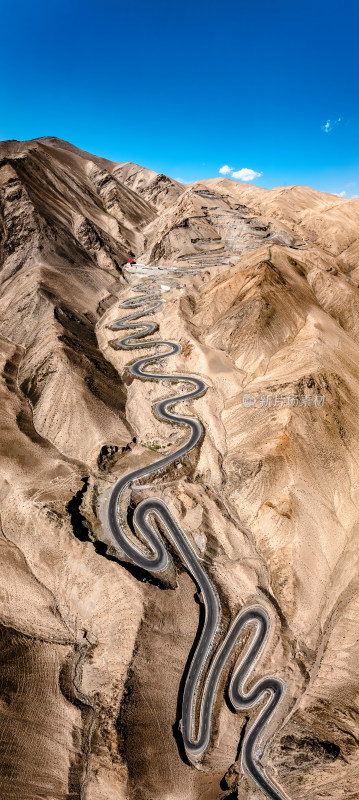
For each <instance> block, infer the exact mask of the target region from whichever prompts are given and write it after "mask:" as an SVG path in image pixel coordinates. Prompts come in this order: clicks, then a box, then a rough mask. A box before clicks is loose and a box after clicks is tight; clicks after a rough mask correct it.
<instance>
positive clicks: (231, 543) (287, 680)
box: [0, 138, 359, 800]
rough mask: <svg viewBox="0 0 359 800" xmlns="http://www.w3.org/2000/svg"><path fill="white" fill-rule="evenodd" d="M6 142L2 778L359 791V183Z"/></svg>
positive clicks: (287, 793) (154, 787)
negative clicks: (167, 171)
mask: <svg viewBox="0 0 359 800" xmlns="http://www.w3.org/2000/svg"><path fill="white" fill-rule="evenodd" d="M0 156H1V159H0V257H1V288H2V292H1V300H0V322H1V331H0V334H1V335H0V344H1V363H2V368H1V407H2V427H1V479H0V500H1V529H0V554H1V574H2V581H1V593H0V625H1V637H2V646H1V649H0V797H1V798H3V799H4V800H217V798H218V799H219V798H231V800H235V799H236V800H260V798H266V797H267V798H285V800H307V798H310V800H358V798H359V789H358V786H359V762H358V743H359V712H358V691H359V677H358V661H359V639H358V624H357V620H358V612H359V578H358V538H359V511H358V509H359V502H358V500H359V497H358V495H359V461H358V459H359V422H358V399H359V261H358V256H359V200H357V199H352V200H347V199H344V198H341V197H337V196H335V195H333V194H325V193H322V192H318V191H315V190H313V189H309V188H306V187H303V186H287V187H282V188H281V187H279V188H276V189H272V190H270V191H269V190H266V189H262V188H257V187H256V186H253V185H248V184H243V183H236V182H235V181H233V180H229V179H226V178H216V179H209V180H203V181H198V182H196V183H193V184H181V183H179V182H178V181H175V180H173V179H171V178H169V177H166V176H165V175H159V174H157V173H155V172H153V171H151V170H149V169H146V168H145V167H140V166H137V165H136V164H132V163H123V164H122V163H114V162H111V161H107V160H106V159H104V158H101V157H99V156H94V155H90V154H89V153H86V152H84V151H82V150H79V149H77V148H76V147H74V146H72V145H71V144H68V143H67V142H64V141H62V140H59V139H55V138H42V139H36V140H32V141H29V142H17V141H8V142H3V143H1V145H0ZM129 262H133V263H129ZM138 289H139V291H138ZM129 316H133V319H132V325H131V320H129V321H127V323H126V322H125V323H124V322H123V320H124V319H125V318H127V317H129ZM121 320H122V327H121V322H120V323H119V321H121ZM146 326H147V329H146ZM136 334H137V336H136ZM134 335H135V338H134ZM151 341H153V342H154V343H153V344H152V345H149V344H148V343H149V342H151ZM161 343H162V344H161ZM164 343H166V344H164ZM143 359H147V364H145V363H144V362H143V363H142V367H141V366H140V367H139V366H138V365H137V367H135V366H134V365H135V364H136V363H137V362H139V361H141V360H143ZM146 374H147V377H146ZM186 394H187V395H190V396H189V397H187V399H182V400H181V399H179V400H177V402H176V403H175V402H174V401H173V402H172V403H171V401H170V400H169V398H171V397H172V396H173V397H177V396H182V395H186ZM141 509H142V511H141ZM146 526H147V527H146ZM147 529H148V530H149V532H150V533H149V535H150V536H151V535H152V536H153V540H152V544H151V543H149V540H148V539H146V530H147ZM151 532H152V533H151ZM156 543H157V544H156ZM156 547H157V548H158V550H156ZM155 552H156V553H157V555H156V557H155V555H154V554H155ZM156 558H157V561H156ZM241 615H242V616H241ZM245 615H247V616H245ZM236 620H239V622H238V626H239V627H238V630H236V629H234V628H233V626H235V625H236V624H237V623H236ZM241 620H242V622H241ZM240 623H241V624H240ZM261 626H262V628H261ZM261 630H262V633H263V642H262V644H260V642H259V638H258V642H257V645H256V636H257V637H259V636H260V631H261ZM231 636H232V639H231ZM230 642H231V646H230V647H229V643H230ZM227 643H228V653H227V654H226V655H225V657H224V654H225V649H226V647H227ZM255 647H257V650H258V652H257V651H256V652H255ZM251 653H252V655H251ZM221 654H222V655H221ZM256 655H257V657H255V656H256ZM246 658H247V660H248V659H249V661H248V665H247V667H248V668H247V667H246V669H244V667H243V665H244V664H245V660H246ZM196 659H197V661H196ZM216 659H219V661H216ZM221 659H222V662H223V663H222V662H221ZM251 659H252V661H251ZM249 662H250V663H249ZM196 665H197V666H196ZM241 665H242V667H243V670H244V671H243V675H242V677H241V675H240V669H241ZM238 670H239V672H238ZM211 675H212V679H211ZM236 676H237V677H236ZM211 680H212V681H213V692H212V696H211V695H210V685H211ZM266 681H267V683H266ZM236 687H237V688H236ZM251 693H252V695H253V698H252V699H253V702H252V701H251V700H250V698H249V700H248V698H247V700H246V699H245V696H244V695H246V696H247V695H248V694H249V695H250V696H251ZM277 701H278V702H277ZM270 702H273V703H274V705H275V704H276V703H277V704H276V707H275V708H274V705H273V708H272V709H271V708H270V709H269V711H270V713H268V715H267V716H268V718H267V719H265V718H264V716H263V715H265V714H266V709H267V711H268V708H269V706H268V703H270ZM259 717H261V718H262V720H263V724H262V727H261V728H260V730H258V735H257V734H256V735H254V734H255V733H256V728H255V726H256V724H257V723H256V720H257V721H258V719H259ZM201 732H202V733H203V737H202V739H201ZM253 732H254V733H253ZM251 735H252V739H253V742H252V745H251ZM251 747H252V749H251ZM251 754H252V758H253V763H252V766H251V763H250V762H251ZM256 775H257V777H256Z"/></svg>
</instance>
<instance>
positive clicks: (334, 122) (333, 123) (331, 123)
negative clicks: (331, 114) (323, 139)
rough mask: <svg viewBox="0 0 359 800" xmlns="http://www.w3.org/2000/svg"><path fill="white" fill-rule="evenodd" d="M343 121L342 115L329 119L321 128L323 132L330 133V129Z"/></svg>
mask: <svg viewBox="0 0 359 800" xmlns="http://www.w3.org/2000/svg"><path fill="white" fill-rule="evenodd" d="M341 121H342V118H341V117H338V119H334V120H331V119H327V121H326V122H325V123H324V125H322V126H321V130H322V131H323V133H330V131H332V130H333V128H335V126H336V125H339V123H340V122H341Z"/></svg>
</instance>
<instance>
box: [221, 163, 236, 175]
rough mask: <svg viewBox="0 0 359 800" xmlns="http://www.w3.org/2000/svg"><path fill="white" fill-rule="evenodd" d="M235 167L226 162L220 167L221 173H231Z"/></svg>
mask: <svg viewBox="0 0 359 800" xmlns="http://www.w3.org/2000/svg"><path fill="white" fill-rule="evenodd" d="M233 170H234V167H229V166H228V164H224V165H223V167H221V168H220V170H219V172H220V173H221V175H229V173H230V172H233Z"/></svg>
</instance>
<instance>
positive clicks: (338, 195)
mask: <svg viewBox="0 0 359 800" xmlns="http://www.w3.org/2000/svg"><path fill="white" fill-rule="evenodd" d="M334 194H336V196H337V197H346V192H334Z"/></svg>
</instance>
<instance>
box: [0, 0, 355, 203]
mask: <svg viewBox="0 0 359 800" xmlns="http://www.w3.org/2000/svg"><path fill="white" fill-rule="evenodd" d="M1 23H2V25H1V27H2V36H1V39H2V41H1V48H0V62H1V75H2V80H1V88H0V95H1V105H0V108H1V116H0V138H1V139H31V138H35V137H38V136H48V135H49V136H58V137H60V138H62V139H66V140H68V141H70V142H72V143H74V144H76V145H77V146H78V147H81V148H83V149H84V150H88V151H90V152H92V153H96V154H98V155H103V156H106V157H107V158H110V159H113V160H115V161H135V162H136V163H139V164H142V165H144V166H147V167H150V168H152V169H154V170H156V171H157V172H164V173H166V174H168V175H171V176H172V177H174V178H181V179H183V180H185V181H187V182H189V181H192V180H197V179H198V178H212V177H216V176H217V175H218V174H219V169H220V168H221V167H222V166H224V165H228V167H231V168H233V172H232V173H229V175H233V173H234V174H235V173H239V175H238V177H239V178H240V177H243V176H244V177H248V175H246V174H245V173H242V172H241V170H243V169H247V170H253V171H254V172H257V173H261V174H260V175H258V176H256V177H255V178H254V180H253V182H254V183H255V184H256V185H258V186H266V187H268V188H272V187H273V186H278V185H290V184H304V185H307V186H312V187H313V188H315V189H320V190H322V191H329V192H337V193H341V192H345V193H346V196H347V197H351V196H353V195H359V156H358V130H359V108H358V73H359V70H358V62H359V48H358V41H357V37H358V26H359V5H358V3H357V0H352V1H350V2H348V1H347V0H342V2H338V0H311V1H310V2H308V0H301V2H298V1H297V0H255V2H250V1H248V0H245V2H243V0H217V1H216V2H213V0H207V2H202V0H197V2H189V0H181V2H178V1H177V0H172V2H162V0H154V1H153V2H144V0H140V1H139V2H136V0H132V2H127V0H102V2H98V0H97V2H93V1H92V0H87V2H85V0H72V2H69V1H68V0H61V2H60V0H51V3H49V2H48V0H46V2H43V0H38V2H36V0H35V2H34V3H31V2H29V0H26V2H25V0H1ZM328 120H329V121H330V122H329V123H328ZM325 126H326V127H325Z"/></svg>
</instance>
